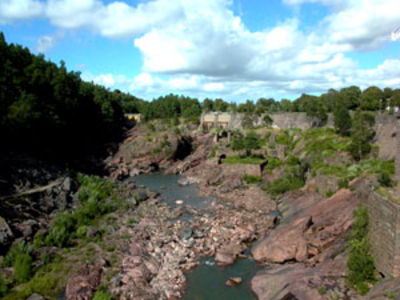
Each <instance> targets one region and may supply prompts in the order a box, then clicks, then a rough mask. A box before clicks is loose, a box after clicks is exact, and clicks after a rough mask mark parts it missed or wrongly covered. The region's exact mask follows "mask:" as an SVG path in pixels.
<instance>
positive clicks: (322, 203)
mask: <svg viewBox="0 0 400 300" xmlns="http://www.w3.org/2000/svg"><path fill="white" fill-rule="evenodd" d="M305 203H306V204H305ZM357 203H358V199H357V197H355V195H354V194H353V193H352V192H351V191H350V190H346V189H342V190H340V191H338V192H337V193H336V194H335V195H333V196H332V197H331V198H328V199H324V200H321V199H319V198H318V197H316V196H315V194H314V195H313V194H308V193H305V194H304V195H302V196H300V197H298V198H297V199H295V200H293V201H292V203H291V208H290V213H289V215H287V216H286V218H285V219H284V221H283V222H282V224H281V225H279V226H278V227H277V228H276V229H275V230H274V231H273V232H271V234H270V235H268V236H267V237H266V238H264V239H263V240H261V241H260V242H259V243H257V244H256V245H255V246H254V247H253V248H252V255H253V257H254V259H256V260H257V261H260V262H266V261H268V262H275V263H283V262H286V261H291V260H295V261H298V262H305V261H309V260H314V261H320V260H322V259H323V258H324V255H323V253H322V252H324V249H326V248H327V247H328V246H331V245H333V244H334V243H335V242H339V241H341V237H343V235H344V234H345V233H347V232H348V230H349V229H350V227H351V225H352V223H353V212H354V210H355V209H356V206H357Z"/></svg>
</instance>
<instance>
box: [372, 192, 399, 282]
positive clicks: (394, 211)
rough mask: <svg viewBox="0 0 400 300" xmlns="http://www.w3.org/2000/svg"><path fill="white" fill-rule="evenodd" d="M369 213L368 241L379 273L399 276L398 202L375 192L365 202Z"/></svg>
mask: <svg viewBox="0 0 400 300" xmlns="http://www.w3.org/2000/svg"><path fill="white" fill-rule="evenodd" d="M365 203H366V205H367V208H368V213H369V219H370V220H369V240H370V242H371V250H372V255H373V257H374V261H375V265H376V267H377V269H378V271H379V272H381V273H383V274H385V275H386V276H391V277H399V276H400V202H397V201H396V200H392V199H390V198H389V197H387V196H384V195H382V194H380V193H378V192H376V191H371V192H370V193H369V196H368V197H367V198H366V201H365Z"/></svg>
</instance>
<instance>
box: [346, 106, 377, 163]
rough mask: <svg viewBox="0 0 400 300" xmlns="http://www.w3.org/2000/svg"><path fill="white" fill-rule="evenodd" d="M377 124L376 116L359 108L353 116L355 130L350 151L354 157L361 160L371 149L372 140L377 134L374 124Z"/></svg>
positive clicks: (352, 134)
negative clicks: (373, 127)
mask: <svg viewBox="0 0 400 300" xmlns="http://www.w3.org/2000/svg"><path fill="white" fill-rule="evenodd" d="M374 124H375V117H374V116H373V115H372V114H370V113H367V112H363V111H362V110H361V109H360V108H358V109H357V110H356V112H355V114H354V118H353V130H352V133H351V144H350V146H349V151H350V153H351V155H352V156H353V158H354V159H356V160H360V159H362V158H363V157H365V156H366V155H367V154H368V153H369V152H370V151H371V148H372V147H371V145H370V141H371V140H372V138H373V137H374V136H375V131H374V130H373V129H372V126H374Z"/></svg>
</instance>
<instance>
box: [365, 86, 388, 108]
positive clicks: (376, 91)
mask: <svg viewBox="0 0 400 300" xmlns="http://www.w3.org/2000/svg"><path fill="white" fill-rule="evenodd" d="M383 101H384V93H383V92H382V90H381V89H380V88H378V87H376V86H371V87H369V88H367V89H366V90H365V91H363V93H362V95H361V108H362V109H363V110H371V111H372V110H379V109H383V108H385V103H383Z"/></svg>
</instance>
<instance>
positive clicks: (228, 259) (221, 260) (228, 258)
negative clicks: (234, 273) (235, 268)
mask: <svg viewBox="0 0 400 300" xmlns="http://www.w3.org/2000/svg"><path fill="white" fill-rule="evenodd" d="M215 263H216V264H217V266H218V267H227V266H230V265H233V264H234V263H235V258H234V257H233V255H232V254H230V253H226V252H222V251H219V250H218V251H217V253H216V254H215Z"/></svg>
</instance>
